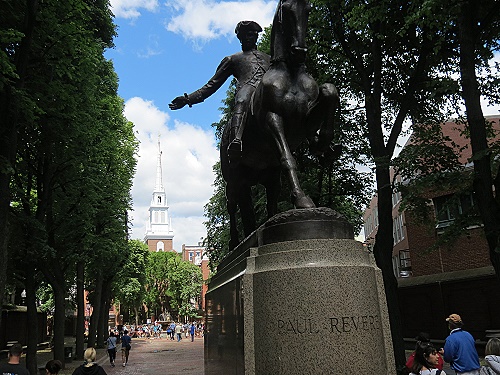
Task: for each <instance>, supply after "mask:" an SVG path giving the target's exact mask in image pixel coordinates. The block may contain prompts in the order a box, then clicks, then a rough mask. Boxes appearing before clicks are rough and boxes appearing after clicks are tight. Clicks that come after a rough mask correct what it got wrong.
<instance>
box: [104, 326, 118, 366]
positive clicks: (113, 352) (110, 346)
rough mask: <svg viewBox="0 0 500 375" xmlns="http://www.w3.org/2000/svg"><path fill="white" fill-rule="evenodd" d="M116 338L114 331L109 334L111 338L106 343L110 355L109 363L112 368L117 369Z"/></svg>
mask: <svg viewBox="0 0 500 375" xmlns="http://www.w3.org/2000/svg"><path fill="white" fill-rule="evenodd" d="M116 342H117V339H116V336H115V333H114V332H113V331H111V332H110V333H109V337H108V339H107V341H106V344H107V349H108V355H109V363H110V364H111V367H115V360H116Z"/></svg>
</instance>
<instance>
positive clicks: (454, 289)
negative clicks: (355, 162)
mask: <svg viewBox="0 0 500 375" xmlns="http://www.w3.org/2000/svg"><path fill="white" fill-rule="evenodd" d="M487 119H488V120H489V121H491V122H492V124H493V128H494V129H495V130H497V131H498V130H500V117H498V116H490V117H488V118H487ZM463 127H464V126H463V125H459V124H457V123H455V122H452V121H449V122H446V123H444V124H443V125H442V133H443V135H444V136H446V137H448V138H449V139H450V142H453V143H455V144H456V145H457V147H456V149H462V150H463V151H462V152H461V153H460V154H457V155H458V156H459V161H460V163H462V165H464V166H465V169H466V171H467V170H470V169H471V168H472V164H468V163H469V162H468V160H469V158H470V157H471V149H470V144H469V140H468V139H467V138H464V137H463V136H462V132H463V130H464V128H463ZM409 142H412V139H411V138H410V140H409ZM391 173H392V175H391V177H392V178H393V180H395V184H398V183H404V182H402V181H401V178H400V176H396V177H394V173H393V171H391ZM426 198H428V199H429V200H428V203H429V205H431V207H432V208H433V209H434V213H435V219H436V220H435V222H430V223H426V224H419V223H417V221H416V220H415V219H414V218H412V216H411V215H410V214H409V213H408V212H405V211H402V212H400V211H399V208H400V204H401V194H400V193H398V192H394V193H393V210H392V217H393V235H394V248H393V254H392V255H393V270H394V274H395V275H396V277H398V285H399V291H400V293H399V297H400V307H401V312H402V315H403V321H404V324H403V327H404V335H405V337H409V338H412V337H415V336H416V335H417V333H418V332H421V331H427V332H429V333H430V334H431V337H433V338H436V339H444V338H445V337H446V336H447V334H448V330H447V327H446V324H444V318H445V317H446V316H448V315H449V314H450V313H458V314H460V315H461V316H462V318H463V319H464V322H465V323H466V329H467V330H468V331H469V332H471V333H472V334H473V335H474V337H475V338H476V339H479V340H485V339H486V333H487V331H488V330H492V329H500V304H499V303H498V302H497V301H498V300H499V299H500V283H499V282H498V280H497V279H496V277H495V273H494V270H493V267H492V266H491V262H490V259H489V249H488V245H487V243H486V239H485V237H484V233H483V228H482V226H480V225H476V226H470V227H468V228H466V230H465V231H464V232H463V233H461V234H460V235H459V237H458V238H456V239H455V241H451V242H449V243H448V244H445V245H441V246H436V240H437V239H438V238H439V236H441V235H442V234H443V233H444V229H445V228H446V227H447V226H449V225H450V224H451V223H452V222H453V221H454V220H455V215H454V213H456V212H462V211H463V210H466V209H468V208H470V207H472V206H473V205H474V200H473V197H472V194H461V195H460V196H458V197H457V196H455V192H454V191H441V192H439V193H433V194H430V195H429V196H428V197H426ZM452 198H454V200H453V202H454V203H453V204H450V202H452V201H451V200H450V199H452ZM363 218H364V231H365V243H366V244H367V246H372V245H373V241H374V239H375V235H376V233H377V228H378V211H377V197H376V196H374V197H373V198H372V200H371V202H370V205H369V206H368V208H367V209H366V211H365V213H364V217H363ZM422 307H425V308H422Z"/></svg>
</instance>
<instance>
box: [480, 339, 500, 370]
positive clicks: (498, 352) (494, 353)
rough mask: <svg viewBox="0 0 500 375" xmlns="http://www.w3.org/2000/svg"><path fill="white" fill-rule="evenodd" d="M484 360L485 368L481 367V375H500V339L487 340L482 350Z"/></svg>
mask: <svg viewBox="0 0 500 375" xmlns="http://www.w3.org/2000/svg"><path fill="white" fill-rule="evenodd" d="M484 355H485V357H484V360H485V361H486V364H487V366H481V369H480V370H479V374H481V375H500V339H498V338H496V337H494V338H492V339H489V340H488V342H487V343H486V348H485V350H484Z"/></svg>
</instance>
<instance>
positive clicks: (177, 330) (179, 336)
mask: <svg viewBox="0 0 500 375" xmlns="http://www.w3.org/2000/svg"><path fill="white" fill-rule="evenodd" d="M175 334H176V335H177V342H179V341H181V340H182V326H181V323H177V324H176V326H175Z"/></svg>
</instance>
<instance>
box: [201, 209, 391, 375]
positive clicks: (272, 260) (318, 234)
mask: <svg viewBox="0 0 500 375" xmlns="http://www.w3.org/2000/svg"><path fill="white" fill-rule="evenodd" d="M206 297H207V333H206V336H205V374H206V375H212V374H247V375H250V374H273V375H276V374H283V375H285V374H286V375H290V374H297V375H306V374H335V375H342V374H351V373H352V374H362V373H373V374H384V375H386V374H387V375H389V374H390V375H392V374H395V373H396V372H395V368H394V358H393V353H392V343H391V335H390V328H389V320H388V315H387V307H386V301H385V294H384V288H383V283H382V275H381V271H380V270H379V269H378V268H377V267H376V265H375V264H374V261H373V259H372V257H371V256H370V255H369V254H368V252H366V251H365V250H364V249H363V246H362V244H361V243H360V242H357V241H354V240H353V233H352V228H351V227H350V226H349V224H347V223H346V221H345V220H344V219H343V218H341V217H340V216H339V215H338V214H336V213H335V212H334V211H332V210H328V209H310V210H292V211H288V212H286V213H284V214H280V215H277V216H275V217H273V218H272V219H270V220H269V221H268V222H266V223H265V224H264V225H263V226H262V227H260V228H259V229H258V230H257V231H256V232H255V233H254V234H253V235H252V236H250V237H249V238H247V239H246V240H245V242H243V243H242V244H241V245H240V246H239V247H238V248H237V249H235V251H234V252H233V253H231V254H230V255H229V256H228V257H227V258H226V259H225V260H224V261H223V262H222V263H221V265H220V266H219V268H218V271H217V274H216V275H215V277H213V278H212V280H211V282H210V284H209V291H208V293H207V295H206Z"/></svg>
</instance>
